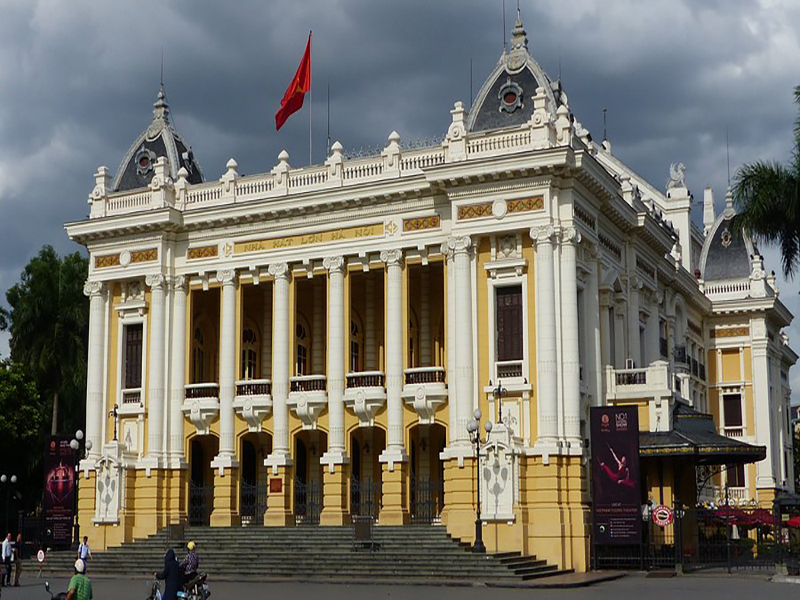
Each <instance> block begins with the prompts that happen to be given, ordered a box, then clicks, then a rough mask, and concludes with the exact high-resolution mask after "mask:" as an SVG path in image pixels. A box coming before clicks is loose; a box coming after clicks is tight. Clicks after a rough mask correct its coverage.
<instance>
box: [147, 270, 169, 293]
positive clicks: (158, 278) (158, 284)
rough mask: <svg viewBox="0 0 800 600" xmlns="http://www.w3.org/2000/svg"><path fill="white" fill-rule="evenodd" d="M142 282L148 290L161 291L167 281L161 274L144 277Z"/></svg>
mask: <svg viewBox="0 0 800 600" xmlns="http://www.w3.org/2000/svg"><path fill="white" fill-rule="evenodd" d="M144 282H145V283H146V284H147V285H148V287H150V289H153V290H163V289H164V286H165V285H166V282H167V280H166V277H164V274H163V273H151V274H149V275H145V277H144Z"/></svg>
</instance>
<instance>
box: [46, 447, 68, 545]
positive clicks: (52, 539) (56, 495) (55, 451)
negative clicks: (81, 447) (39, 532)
mask: <svg viewBox="0 0 800 600" xmlns="http://www.w3.org/2000/svg"><path fill="white" fill-rule="evenodd" d="M69 443H70V438H69V437H63V436H48V438H47V443H46V447H45V454H44V498H43V500H42V513H43V514H44V519H45V526H46V529H47V534H46V542H47V543H48V544H51V545H52V546H53V547H54V548H69V546H70V543H71V542H72V533H73V531H72V527H73V520H74V515H75V512H74V510H75V451H74V450H72V448H70V447H69Z"/></svg>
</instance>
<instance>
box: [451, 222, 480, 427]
mask: <svg viewBox="0 0 800 600" xmlns="http://www.w3.org/2000/svg"><path fill="white" fill-rule="evenodd" d="M447 243H448V246H449V247H450V250H451V251H452V252H453V276H454V280H455V281H454V291H455V298H454V303H455V345H456V352H455V354H456V362H455V371H454V374H455V377H454V381H455V386H456V406H457V411H458V421H457V423H456V435H457V436H458V438H457V439H459V440H466V436H467V434H466V428H467V423H468V422H469V421H470V419H471V418H472V406H473V400H474V395H475V389H474V385H475V384H474V367H473V362H472V358H473V357H472V352H473V339H472V263H471V260H470V258H471V253H472V240H471V239H470V237H469V236H460V237H451V238H450V239H448V240H447Z"/></svg>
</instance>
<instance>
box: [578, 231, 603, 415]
mask: <svg viewBox="0 0 800 600" xmlns="http://www.w3.org/2000/svg"><path fill="white" fill-rule="evenodd" d="M586 260H587V263H588V267H589V275H588V277H587V278H586V288H585V290H584V292H583V297H584V304H583V312H584V317H585V319H584V321H585V322H586V336H585V339H586V350H587V352H586V363H587V364H586V367H587V369H588V371H589V386H590V389H591V391H592V395H593V396H594V402H593V404H594V405H595V406H602V405H603V404H604V398H603V394H604V390H603V364H602V361H601V357H600V354H601V350H600V348H601V346H602V340H601V337H602V336H601V329H602V322H603V314H602V313H601V309H600V289H599V275H598V274H599V265H598V263H597V248H596V247H594V246H592V245H588V246H587V248H586ZM607 315H608V313H606V318H608V316H607Z"/></svg>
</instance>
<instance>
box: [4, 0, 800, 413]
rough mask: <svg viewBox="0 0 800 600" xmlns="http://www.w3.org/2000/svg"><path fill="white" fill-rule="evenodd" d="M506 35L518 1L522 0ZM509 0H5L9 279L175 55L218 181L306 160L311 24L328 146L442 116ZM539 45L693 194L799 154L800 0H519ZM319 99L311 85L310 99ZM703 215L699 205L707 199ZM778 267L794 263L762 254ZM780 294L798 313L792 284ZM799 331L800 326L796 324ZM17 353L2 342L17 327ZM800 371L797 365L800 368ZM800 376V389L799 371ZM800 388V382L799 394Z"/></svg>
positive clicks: (653, 167) (136, 123)
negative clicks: (298, 73)
mask: <svg viewBox="0 0 800 600" xmlns="http://www.w3.org/2000/svg"><path fill="white" fill-rule="evenodd" d="M506 5H507V14H506V23H507V30H508V32H509V34H510V30H511V27H512V25H513V19H514V17H515V13H516V6H514V1H513V0H507V2H506ZM501 7H502V1H501V0H436V1H435V2H433V1H431V0H427V1H423V0H403V1H402V2H390V1H388V0H298V1H293V2H289V1H288V0H284V1H280V2H278V1H274V0H273V1H267V2H265V1H264V0H236V1H231V2H212V1H210V0H206V1H198V0H173V1H169V2H167V1H162V2H156V1H155V0H142V1H140V2H124V1H122V0H114V1H111V0H109V1H104V2H97V1H89V0H73V1H71V2H62V1H60V0H36V1H34V0H0V56H2V59H0V289H2V290H3V291H4V290H5V289H6V288H7V287H8V286H10V285H13V283H14V282H16V281H17V280H18V277H19V273H20V272H21V270H22V268H23V267H24V265H25V263H26V262H27V260H28V259H29V258H30V257H31V256H32V255H34V254H35V253H36V252H37V251H38V249H39V248H40V247H41V245H42V244H45V243H50V244H52V245H54V246H55V247H56V248H57V249H58V250H59V251H61V252H65V251H72V250H74V249H76V248H77V246H75V245H74V244H72V243H71V242H70V241H69V240H68V239H67V237H66V235H65V233H64V231H63V223H64V222H66V221H72V220H76V219H80V218H83V217H84V216H86V214H87V208H88V207H87V204H86V198H87V195H88V193H89V191H90V190H91V188H92V185H93V180H92V173H93V172H94V170H95V169H96V168H97V166H98V165H107V166H108V167H109V168H110V169H111V170H112V171H116V168H117V166H118V164H119V161H120V160H121V159H122V156H123V154H124V153H125V151H126V150H127V148H128V147H129V145H130V144H131V143H132V142H133V140H134V139H135V138H136V136H137V135H138V134H139V133H140V132H141V131H142V130H143V129H144V128H145V127H146V126H147V124H148V123H149V121H150V117H151V109H152V103H153V101H154V100H155V96H156V93H157V91H158V85H159V72H160V63H161V55H162V51H163V55H164V65H165V68H164V79H165V86H166V92H167V97H168V100H169V103H170V107H171V110H172V113H171V114H172V117H173V122H174V123H175V125H176V127H177V129H178V131H179V132H180V133H181V134H182V135H183V137H184V138H185V139H186V141H187V142H188V143H190V144H191V145H192V146H193V149H194V152H195V155H196V157H197V159H198V160H199V162H200V164H201V165H202V166H203V169H204V171H205V174H206V177H207V178H209V179H214V178H217V177H219V176H220V175H221V174H222V173H223V172H224V171H225V163H226V161H227V160H228V158H230V157H234V158H236V160H237V161H238V163H239V170H240V172H241V173H257V172H264V171H268V170H269V169H271V168H272V166H273V165H274V164H275V163H276V161H277V155H278V153H279V152H280V151H281V149H283V148H285V149H286V150H288V152H289V154H290V162H291V163H292V164H294V165H302V164H306V163H307V162H308V127H309V124H308V113H307V110H306V109H303V111H302V112H301V113H299V114H297V115H295V116H294V117H292V118H290V119H289V122H288V123H287V124H286V126H285V127H284V128H283V129H282V130H281V131H280V132H278V133H276V132H275V127H274V113H275V111H276V110H277V108H278V106H279V103H280V99H281V97H282V95H283V92H284V90H285V88H286V86H287V85H288V83H289V81H290V80H291V78H292V75H293V74H294V70H295V69H296V67H297V63H298V62H299V60H300V57H301V55H302V52H303V48H304V45H305V41H306V36H307V35H308V31H309V30H313V32H314V33H313V50H312V57H313V60H312V64H313V76H312V77H313V96H312V98H313V100H312V103H313V113H312V114H313V129H312V130H313V147H314V157H313V159H314V161H315V162H319V161H322V160H323V159H324V156H325V141H326V87H327V85H328V84H330V89H331V96H330V97H331V101H330V111H331V121H330V128H331V138H332V139H333V140H339V141H341V143H342V144H343V145H344V146H345V149H348V148H354V147H360V146H382V145H384V144H385V142H386V138H387V136H388V134H389V133H390V132H391V131H392V130H397V131H398V132H399V133H400V134H401V136H402V137H403V138H404V139H415V138H420V137H428V136H438V135H441V134H442V133H444V132H445V131H446V128H447V124H448V122H449V118H450V115H449V110H450V109H451V108H452V105H453V102H455V101H456V100H464V101H465V102H467V103H469V100H470V99H469V96H470V62H472V65H473V66H472V70H473V81H474V83H473V86H472V89H473V90H474V91H475V92H477V90H478V89H479V87H480V85H481V83H482V82H483V79H484V78H485V77H486V76H487V75H488V73H489V72H490V71H491V69H492V67H493V66H494V65H495V63H496V61H497V59H498V57H499V55H500V53H501V51H502V42H503V15H502V10H501ZM521 10H522V17H523V19H524V22H525V27H526V29H527V32H528V39H529V48H530V51H531V53H532V54H533V55H534V57H536V58H537V60H538V61H539V62H540V64H541V65H542V66H543V67H544V69H545V70H546V71H547V72H548V73H549V74H550V75H551V77H553V78H555V77H557V76H558V74H559V73H561V76H562V80H563V84H564V88H565V90H566V92H567V94H568V96H569V101H570V106H571V108H572V110H573V112H575V114H576V116H577V118H578V119H579V120H580V121H581V122H582V123H583V124H584V125H585V126H587V127H588V128H589V129H590V131H592V133H593V136H594V138H595V139H600V138H601V137H602V134H603V118H602V112H601V111H602V109H603V108H606V109H607V110H608V137H609V139H610V140H611V143H612V149H613V152H614V154H616V155H617V156H619V157H620V158H621V159H622V160H624V161H625V162H627V163H628V164H629V165H630V166H631V167H632V168H633V169H634V170H635V171H637V172H638V173H640V174H641V175H643V176H644V177H646V178H647V179H649V180H650V181H651V182H652V183H653V184H655V185H656V186H657V187H659V188H662V187H663V183H664V181H665V180H666V177H667V175H668V168H669V164H670V163H671V162H677V161H681V162H684V163H685V164H686V166H687V180H688V182H689V186H690V188H691V189H692V191H693V192H694V194H695V197H696V199H697V200H698V201H700V200H701V199H702V189H703V188H704V187H705V186H706V185H711V186H713V188H714V190H715V194H716V198H717V201H718V205H721V204H722V202H723V198H724V192H725V187H726V185H727V169H726V151H725V138H726V129H727V131H728V134H729V139H730V162H731V167H732V169H735V168H736V166H738V165H740V164H741V163H743V162H749V161H753V160H756V159H768V160H778V161H785V160H786V159H787V158H788V156H789V150H790V148H791V143H792V136H791V131H792V121H793V119H794V118H795V115H796V109H795V106H794V104H793V102H792V89H793V87H794V86H795V85H798V84H800V72H798V69H797V65H798V64H800V35H799V34H800V3H798V2H796V1H790V0H761V1H745V0H726V1H724V2H723V1H722V0H718V1H717V0H705V1H699V0H698V1H693V2H692V1H689V0H683V1H677V0H650V1H648V2H641V1H634V0H606V1H603V2H600V1H598V0H559V1H557V0H539V1H537V2H532V1H531V0H522V2H521ZM307 101H308V99H307ZM695 214H696V216H697V217H698V218H699V216H700V211H699V206H698V207H696V208H695ZM766 255H767V259H768V265H767V266H768V268H771V269H776V270H778V269H779V266H780V265H779V262H778V261H777V260H776V256H775V252H774V251H770V250H767V251H766ZM781 291H782V296H781V297H782V299H783V300H784V302H785V303H786V304H787V305H788V306H789V308H790V309H791V310H792V311H793V312H795V313H797V314H800V301H798V295H797V290H796V285H794V284H793V283H792V282H788V283H787V282H783V283H782V285H781ZM789 333H790V336H791V337H792V338H793V340H795V348H796V349H797V348H800V345H798V343H800V324H797V325H795V326H793V327H792V328H791V329H790V332H789ZM2 348H3V353H5V348H7V340H6V341H4V342H3V343H2ZM796 371H797V373H800V369H797V370H796ZM797 373H795V374H794V376H793V380H794V383H793V388H794V389H795V390H796V392H795V393H796V394H800V376H799V375H798V374H797ZM797 397H798V399H800V395H798V396H797Z"/></svg>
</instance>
